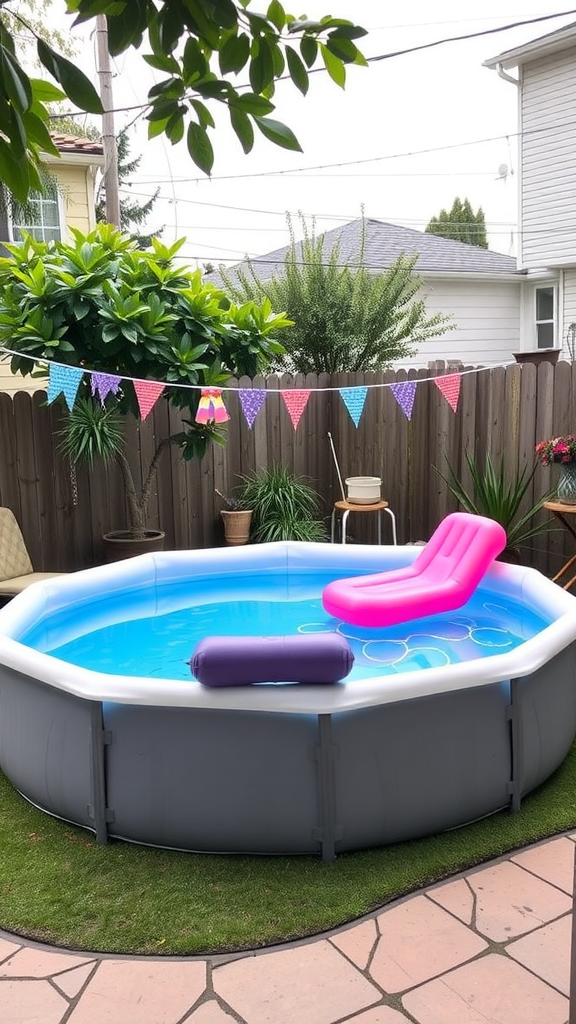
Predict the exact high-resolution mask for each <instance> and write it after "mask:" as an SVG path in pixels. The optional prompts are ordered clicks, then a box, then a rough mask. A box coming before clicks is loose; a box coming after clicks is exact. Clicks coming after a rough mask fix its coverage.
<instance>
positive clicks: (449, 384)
mask: <svg viewBox="0 0 576 1024" xmlns="http://www.w3.org/2000/svg"><path fill="white" fill-rule="evenodd" d="M0 355H2V356H3V357H7V356H20V357H23V358H25V359H30V361H31V362H32V363H34V364H35V365H36V366H39V367H43V368H45V369H46V370H47V372H48V402H49V403H52V402H54V401H55V400H56V399H57V398H58V397H59V395H63V396H64V399H65V401H66V404H67V405H68V408H69V409H72V408H73V406H74V402H75V400H76V395H77V393H78V389H79V387H80V382H81V380H82V378H83V376H84V375H86V376H88V377H89V378H90V388H91V392H92V395H94V396H95V397H98V398H99V399H100V401H101V402H102V403H104V401H105V399H106V398H107V396H108V395H109V394H113V395H116V394H118V392H119V390H120V389H121V387H122V383H123V382H125V383H131V384H132V385H133V387H134V391H135V393H136V397H137V400H138V406H139V409H140V415H141V417H142V419H145V418H146V417H147V416H148V415H149V413H150V412H151V410H152V408H153V407H154V405H155V404H156V402H157V401H158V399H159V398H160V396H161V395H162V394H163V393H164V392H165V391H166V390H168V389H170V388H171V387H177V388H179V389H180V390H183V389H187V390H190V391H199V392H200V401H199V403H198V410H197V413H196V421H197V422H198V423H209V422H216V423H224V422H225V421H226V420H229V419H230V415H229V413H228V411H227V409H226V406H225V404H224V400H223V397H222V396H223V394H225V393H230V392H234V391H235V392H236V393H237V394H238V398H239V401H240V408H241V409H242V412H243V415H244V418H245V420H246V423H247V424H248V427H249V428H250V429H252V427H253V426H254V423H255V420H256V417H257V416H258V414H259V412H260V410H261V409H262V407H263V405H264V403H265V401H266V400H267V399H268V397H269V396H270V395H274V394H280V395H281V396H282V399H283V402H284V405H285V407H286V410H287V412H288V415H289V417H290V420H291V422H292V425H293V427H294V430H296V429H297V427H298V424H299V422H300V419H301V417H302V415H303V413H304V410H305V409H306V406H307V404H308V400H309V398H310V395H311V394H314V393H315V392H331V391H337V392H338V394H339V395H340V397H341V399H342V401H343V403H344V405H345V407H346V409H347V410H348V413H349V414H350V417H351V419H352V422H353V423H354V426H355V427H358V426H359V423H360V420H361V417H362V413H363V411H364V407H365V404H366V398H367V395H368V392H369V391H372V390H375V389H381V388H388V389H389V390H390V391H391V393H392V395H393V396H394V398H395V400H396V402H397V403H398V405H399V406H400V408H401V409H402V412H403V413H404V415H405V416H406V418H407V419H408V420H410V419H411V418H412V413H413V409H414V401H415V397H416V390H417V388H418V387H420V385H422V384H426V383H430V382H434V384H435V385H436V387H437V388H438V390H439V391H440V393H441V394H442V395H443V397H444V398H445V399H446V401H447V402H448V404H449V406H450V408H451V409H452V411H453V412H454V413H455V412H456V411H457V409H458V402H459V399H460V390H461V383H462V378H463V377H464V376H466V375H468V374H470V373H483V372H485V371H486V370H495V369H505V368H506V367H508V366H517V365H518V363H516V362H515V361H514V362H509V363H498V364H494V365H492V366H479V367H473V368H472V369H466V370H457V371H454V370H451V371H450V373H441V374H435V375H434V376H430V377H418V378H408V379H407V380H403V381H393V382H390V383H388V382H381V383H374V384H365V385H361V386H359V385H351V386H345V385H344V386H340V387H337V386H334V387H321V388H289V389H288V388H284V389H280V390H275V389H274V390H272V389H271V390H268V389H266V388H258V387H255V388H244V387H243V388H239V387H233V386H229V387H217V388H215V387H207V386H206V385H205V384H180V383H178V384H173V383H166V382H163V381H153V380H139V379H138V378H134V377H128V376H124V375H119V374H113V373H103V372H102V371H100V370H91V369H89V368H86V367H78V366H71V365H69V364H67V363H58V362H55V361H52V360H45V359H38V357H36V356H28V355H26V354H25V353H22V352H14V351H12V350H11V349H9V348H5V347H4V346H0Z"/></svg>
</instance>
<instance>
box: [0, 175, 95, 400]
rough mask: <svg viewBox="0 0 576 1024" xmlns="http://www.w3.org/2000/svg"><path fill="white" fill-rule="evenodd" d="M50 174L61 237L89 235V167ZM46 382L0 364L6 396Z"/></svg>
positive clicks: (91, 203) (35, 388) (1, 388)
mask: <svg viewBox="0 0 576 1024" xmlns="http://www.w3.org/2000/svg"><path fill="white" fill-rule="evenodd" d="M51 170H52V171H53V172H54V175H55V177H57V178H58V182H59V187H60V203H61V206H60V215H61V218H62V234H63V237H64V238H66V236H67V235H68V234H69V229H70V228H77V229H78V230H79V231H83V232H88V231H91V230H92V228H93V227H94V224H95V213H94V177H93V172H92V169H91V168H90V167H85V166H84V167H83V166H82V165H72V164H65V163H61V162H60V161H59V162H58V163H57V164H56V165H52V168H51ZM46 386H47V383H46V378H41V379H39V380H37V379H33V378H32V377H21V376H20V374H17V375H14V374H12V373H11V372H10V360H9V359H8V360H2V361H0V391H4V392H7V393H8V394H9V395H13V394H15V393H16V392H17V391H38V390H44V389H45V388H46Z"/></svg>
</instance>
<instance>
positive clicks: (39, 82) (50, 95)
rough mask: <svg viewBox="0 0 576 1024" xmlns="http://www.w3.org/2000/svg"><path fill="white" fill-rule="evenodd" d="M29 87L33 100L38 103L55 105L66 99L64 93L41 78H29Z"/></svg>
mask: <svg viewBox="0 0 576 1024" xmlns="http://www.w3.org/2000/svg"><path fill="white" fill-rule="evenodd" d="M30 85H31V86H32V95H33V98H34V99H35V100H39V102H40V103H57V102H59V101H60V100H65V99H66V93H65V92H62V89H59V88H58V86H57V85H53V84H52V82H46V81H44V79H43V78H31V79H30Z"/></svg>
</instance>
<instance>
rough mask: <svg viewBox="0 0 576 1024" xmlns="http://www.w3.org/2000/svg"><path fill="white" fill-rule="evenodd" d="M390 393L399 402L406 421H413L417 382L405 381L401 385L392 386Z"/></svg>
mask: <svg viewBox="0 0 576 1024" xmlns="http://www.w3.org/2000/svg"><path fill="white" fill-rule="evenodd" d="M390 391H391V392H392V394H393V395H394V398H395V399H396V401H397V402H398V405H399V406H400V408H401V409H402V412H403V413H404V415H405V417H406V419H407V420H411V419H412V407H413V405H414V395H415V394H416V381H415V380H407V381H403V382H402V383H401V384H391V385H390Z"/></svg>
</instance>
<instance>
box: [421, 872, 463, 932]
mask: <svg viewBox="0 0 576 1024" xmlns="http://www.w3.org/2000/svg"><path fill="white" fill-rule="evenodd" d="M426 895H427V896H428V897H429V898H430V899H431V900H434V902H435V903H438V904H439V905H440V906H441V907H444V909H445V910H449V911H450V913H451V914H454V917H457V918H458V920H459V921H462V923H463V924H472V913H473V911H474V895H473V893H472V892H471V890H470V886H469V885H468V884H467V883H466V880H465V879H464V878H457V879H456V881H455V882H444V883H443V884H442V885H437V886H436V887H435V888H434V889H429V890H428V892H427V894H426Z"/></svg>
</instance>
